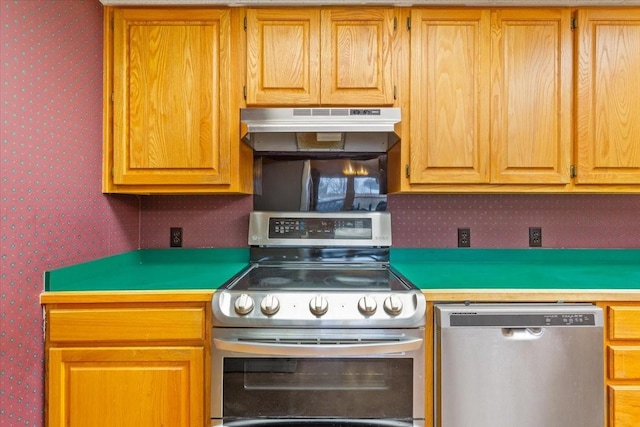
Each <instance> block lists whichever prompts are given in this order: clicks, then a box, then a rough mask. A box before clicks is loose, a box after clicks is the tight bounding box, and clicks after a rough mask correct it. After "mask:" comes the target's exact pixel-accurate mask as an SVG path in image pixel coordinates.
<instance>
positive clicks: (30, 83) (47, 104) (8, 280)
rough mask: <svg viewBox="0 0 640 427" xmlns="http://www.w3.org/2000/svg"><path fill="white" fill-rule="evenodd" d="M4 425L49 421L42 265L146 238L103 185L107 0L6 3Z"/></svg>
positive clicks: (132, 203) (1, 199)
mask: <svg viewBox="0 0 640 427" xmlns="http://www.w3.org/2000/svg"><path fill="white" fill-rule="evenodd" d="M0 61H1V62H0V73H1V78H0V82H1V83H0V126H1V130H0V156H1V157H0V203H1V207H0V227H1V230H0V254H1V255H0V280H1V282H0V288H1V289H0V304H1V306H0V425H2V426H8V427H13V426H41V425H42V411H43V397H42V393H43V342H42V339H43V337H42V309H41V307H40V303H39V295H40V293H41V292H42V289H43V281H42V275H43V272H44V271H46V270H48V269H52V268H57V267H60V266H64V265H69V264H73V263H78V262H83V261H87V260H90V259H95V258H98V257H103V256H106V255H110V254H115V253H119V252H124V251H128V250H131V249H135V248H138V246H139V212H140V208H139V206H140V202H139V200H138V199H137V198H136V197H131V196H128V197H125V196H118V197H106V196H104V195H103V194H102V193H101V187H100V179H101V164H102V161H101V155H102V121H101V120H102V119H101V117H102V5H101V4H100V3H99V2H98V0H86V1H78V0H57V1H49V0H45V1H41V0H20V1H10V0H0Z"/></svg>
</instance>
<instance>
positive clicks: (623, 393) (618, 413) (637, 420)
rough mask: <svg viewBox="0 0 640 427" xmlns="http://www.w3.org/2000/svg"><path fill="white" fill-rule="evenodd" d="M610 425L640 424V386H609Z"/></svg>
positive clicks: (629, 426)
mask: <svg viewBox="0 0 640 427" xmlns="http://www.w3.org/2000/svg"><path fill="white" fill-rule="evenodd" d="M609 401H610V402H609V405H610V412H609V426H610V427H638V426H640V386H610V387H609Z"/></svg>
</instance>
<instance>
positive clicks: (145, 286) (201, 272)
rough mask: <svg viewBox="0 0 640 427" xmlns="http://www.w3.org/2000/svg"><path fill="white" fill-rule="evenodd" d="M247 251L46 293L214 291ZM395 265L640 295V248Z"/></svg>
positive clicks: (181, 253) (411, 252) (401, 253)
mask: <svg viewBox="0 0 640 427" xmlns="http://www.w3.org/2000/svg"><path fill="white" fill-rule="evenodd" d="M248 260H249V250H248V249H247V248H233V249H229V248H221V249H175V248H174V249H144V250H137V251H132V252H127V253H124V254H120V255H114V256H110V257H106V258H100V259H97V260H95V261H90V262H86V263H82V264H77V265H73V266H69V267H63V268H59V269H56V270H52V271H48V272H46V273H45V291H47V292H56V291H112V290H149V291H156V290H161V291H162V290H213V289H216V288H218V287H219V286H221V285H223V284H224V283H225V282H226V281H227V280H229V279H230V278H232V277H233V276H234V275H236V274H237V273H239V272H240V271H241V270H242V269H243V268H244V267H246V266H247V263H248ZM391 265H392V267H393V268H394V269H395V270H396V271H398V272H399V273H400V274H402V275H403V276H405V277H406V278H407V279H408V280H410V281H411V282H413V283H414V284H415V285H416V286H417V287H419V288H420V289H423V290H457V289H493V290H495V289H533V290H558V289H560V290H569V291H574V290H583V289H584V290H604V291H606V290H638V289H640V250H636V249H458V248H452V249H403V248H397V249H396V248H393V249H392V250H391Z"/></svg>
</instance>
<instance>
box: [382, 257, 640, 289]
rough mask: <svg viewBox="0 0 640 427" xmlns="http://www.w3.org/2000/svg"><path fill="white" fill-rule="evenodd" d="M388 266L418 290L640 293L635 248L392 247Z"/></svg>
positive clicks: (639, 268)
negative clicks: (633, 291) (607, 291)
mask: <svg viewBox="0 0 640 427" xmlns="http://www.w3.org/2000/svg"><path fill="white" fill-rule="evenodd" d="M391 265H392V266H393V268H394V269H396V270H397V271H398V272H399V273H400V274H402V275H403V276H405V277H406V278H407V279H408V280H410V281H411V282H412V283H413V284H415V285H416V286H417V287H419V288H420V289H423V290H431V289H451V290H455V289H535V290H556V289H563V290H570V291H573V290H583V289H584V290H612V289H616V290H637V289H640V250H636V249H458V248H455V249H393V250H392V252H391Z"/></svg>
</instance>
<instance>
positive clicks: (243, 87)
mask: <svg viewBox="0 0 640 427" xmlns="http://www.w3.org/2000/svg"><path fill="white" fill-rule="evenodd" d="M242 96H244V99H247V85H244V86H242Z"/></svg>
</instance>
